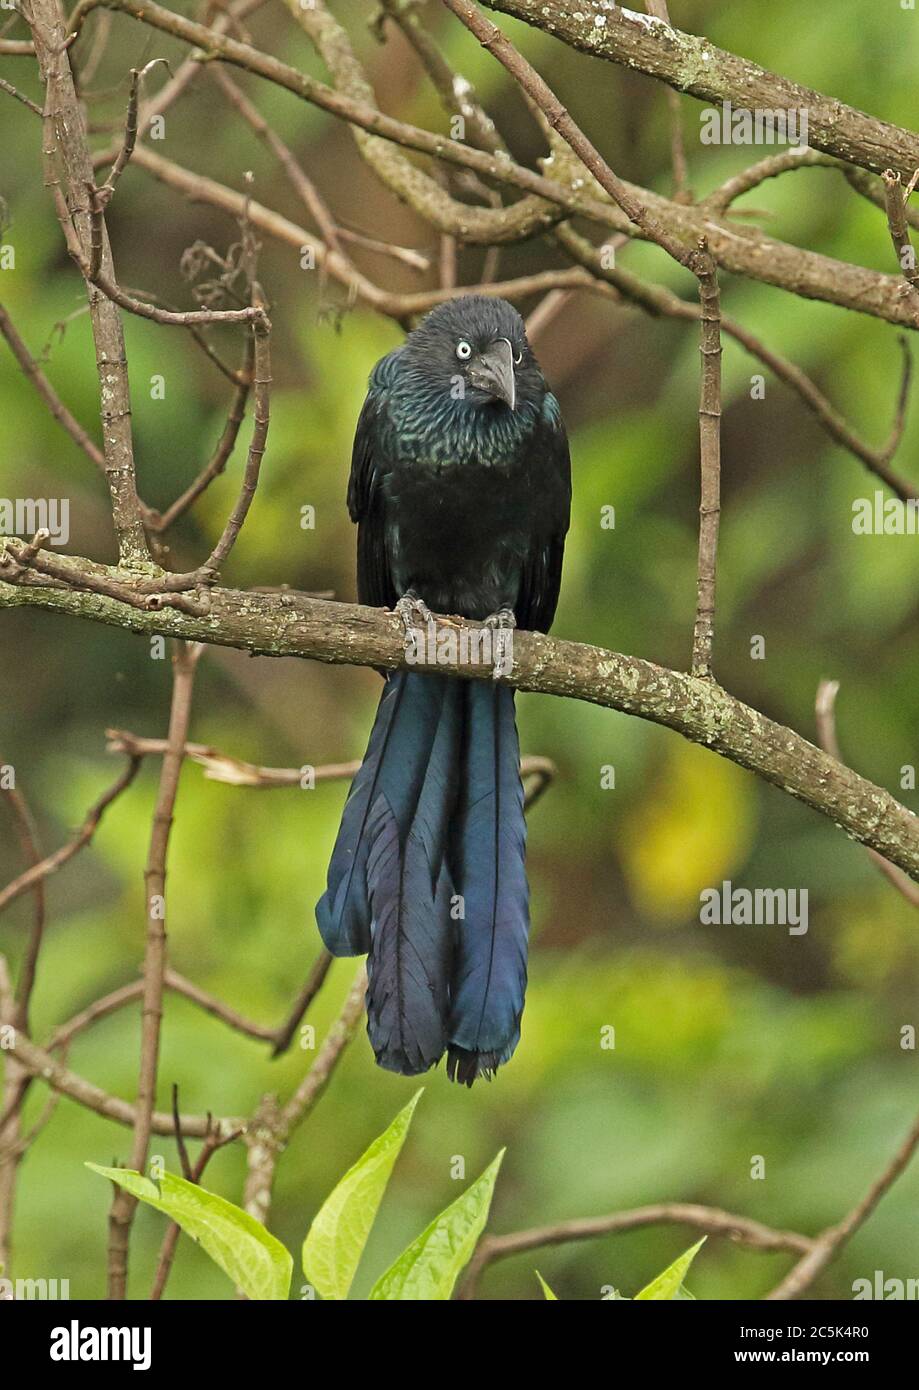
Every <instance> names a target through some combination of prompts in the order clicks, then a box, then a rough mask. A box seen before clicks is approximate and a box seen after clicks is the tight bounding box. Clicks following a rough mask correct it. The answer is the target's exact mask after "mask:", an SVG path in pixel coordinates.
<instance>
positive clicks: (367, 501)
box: [348, 354, 399, 608]
mask: <svg viewBox="0 0 919 1390" xmlns="http://www.w3.org/2000/svg"><path fill="white" fill-rule="evenodd" d="M390 356H395V354H390ZM388 361H389V359H387V358H384V359H383V362H381V363H379V364H378V366H377V368H376V369H375V370H374V372H373V375H372V376H371V378H370V390H369V391H368V393H367V399H366V400H365V401H364V405H363V409H362V410H361V413H360V416H359V418H358V422H357V429H356V431H355V434H354V447H353V449H352V451H351V476H350V478H349V480H348V512H349V515H350V517H351V520H352V521H356V522H357V596H358V600H359V601H360V602H361V603H366V604H369V605H370V607H372V608H392V607H394V605H395V603H396V600H397V599H398V597H399V596H398V594H397V593H396V591H395V588H394V586H393V581H392V574H391V573H390V568H389V558H388V556H387V553H386V531H385V518H384V511H383V480H384V478H385V476H386V472H387V468H386V463H385V459H384V458H383V449H382V440H381V415H382V412H383V411H384V410H385V409H386V387H385V380H386V373H385V372H383V371H381V368H384V367H385V366H386V365H387V363H388Z"/></svg>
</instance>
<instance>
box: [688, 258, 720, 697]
mask: <svg viewBox="0 0 919 1390" xmlns="http://www.w3.org/2000/svg"><path fill="white" fill-rule="evenodd" d="M699 251H700V257H699V260H698V262H697V265H698V267H699V268H698V270H697V275H698V280H699V306H700V311H701V323H702V332H701V340H700V343H699V351H700V353H701V354H702V372H701V384H700V388H699V463H700V476H701V489H700V499H699V561H698V575H697V580H696V618H695V624H694V627H693V637H692V674H693V675H694V676H701V677H703V678H704V679H710V678H711V674H712V643H713V640H714V633H715V569H716V560H717V555H718V525H719V522H720V520H721V300H720V295H719V290H718V273H717V270H716V268H715V262H714V260H713V259H712V257H711V255H710V254H709V252H708V247H707V245H706V243H705V242H704V241H702V242H701V243H700V246H699Z"/></svg>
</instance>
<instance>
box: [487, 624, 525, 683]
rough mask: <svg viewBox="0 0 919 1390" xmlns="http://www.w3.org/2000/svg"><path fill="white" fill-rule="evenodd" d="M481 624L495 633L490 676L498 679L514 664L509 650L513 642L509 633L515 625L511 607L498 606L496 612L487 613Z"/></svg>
mask: <svg viewBox="0 0 919 1390" xmlns="http://www.w3.org/2000/svg"><path fill="white" fill-rule="evenodd" d="M483 626H484V627H487V628H491V630H492V631H493V632H494V633H495V641H494V651H493V654H492V655H493V658H494V659H493V662H492V669H491V678H492V680H498V678H499V677H500V676H504V675H507V674H508V672H509V671H510V669H511V667H512V666H513V664H514V662H513V656H512V652H511V644H512V642H513V637H512V635H511V634H512V633H513V631H514V628H515V627H516V626H517V619H516V618H515V616H514V610H513V609H512V608H499V609H498V610H497V612H495V613H489V615H488V617H487V618H486V619H485V622H484V624H483Z"/></svg>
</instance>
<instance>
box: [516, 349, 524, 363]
mask: <svg viewBox="0 0 919 1390" xmlns="http://www.w3.org/2000/svg"><path fill="white" fill-rule="evenodd" d="M522 361H523V348H519V349H518V352H517V356H516V357H515V358H514V366H515V367H519V366H520V363H521V362H522Z"/></svg>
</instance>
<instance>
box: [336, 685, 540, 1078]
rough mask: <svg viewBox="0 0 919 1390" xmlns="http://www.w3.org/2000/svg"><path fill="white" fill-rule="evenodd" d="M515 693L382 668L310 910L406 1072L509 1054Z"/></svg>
mask: <svg viewBox="0 0 919 1390" xmlns="http://www.w3.org/2000/svg"><path fill="white" fill-rule="evenodd" d="M519 758H520V755H519V747H518V742H517V729H516V725H515V722H514V694H513V691H512V690H509V689H508V688H507V687H505V686H495V685H493V684H492V683H491V682H485V681H472V682H466V681H458V680H455V679H450V678H449V677H443V676H433V675H426V674H425V675H422V674H420V673H418V672H407V671H400V672H397V673H395V674H394V675H391V676H389V677H388V678H387V681H386V685H385V688H384V691H383V695H382V698H381V700H380V704H379V708H378V710H377V716H376V720H375V722H374V726H373V730H372V732H371V735H370V742H369V744H368V747H367V752H366V754H365V757H364V761H363V763H362V765H361V768H360V771H359V772H358V774H357V776H356V777H355V779H354V782H353V784H352V787H351V791H350V793H349V796H348V800H347V802H346V804H345V809H344V813H343V816H342V822H341V827H340V829H339V832H338V839H337V840H336V843H335V849H334V851H333V854H332V860H331V863H330V865H329V875H328V887H327V889H326V892H325V893H324V894H323V896H322V898H321V899H320V901H319V903H318V904H317V907H316V918H317V921H318V923H319V930H320V932H321V934H322V939H323V941H324V942H325V945H326V947H327V948H328V949H329V950H330V951H331V952H332V954H333V955H336V956H349V955H360V954H362V953H363V952H365V951H366V952H367V969H368V976H369V985H368V990H367V1032H368V1034H369V1036H370V1041H371V1044H372V1045H373V1050H374V1052H375V1053H376V1058H377V1061H378V1062H379V1064H380V1065H381V1066H383V1067H386V1068H387V1069H388V1070H390V1071H396V1072H401V1073H402V1074H404V1075H409V1076H412V1075H415V1074H416V1073H418V1072H422V1071H427V1069H428V1068H429V1067H432V1066H434V1065H435V1064H436V1063H437V1062H438V1061H439V1060H440V1058H441V1057H442V1056H443V1053H444V1050H445V1049H446V1050H447V1051H448V1059H447V1070H448V1073H449V1075H450V1077H451V1079H452V1080H456V1081H461V1082H464V1083H465V1084H466V1085H469V1086H471V1085H472V1083H473V1081H474V1080H475V1079H476V1077H477V1076H481V1075H490V1074H491V1073H492V1072H494V1070H495V1068H496V1067H498V1066H500V1065H501V1063H502V1062H506V1061H507V1059H508V1058H509V1057H510V1055H511V1053H512V1052H513V1050H514V1048H515V1047H516V1045H517V1041H518V1039H519V1037H520V1016H521V1013H522V1012H523V1000H524V992H525V989H526V958H527V934H528V927H529V912H528V896H529V895H528V889H527V881H526V873H525V868H524V856H525V849H526V824H525V821H524V818H523V787H522V785H521V782H520V771H519Z"/></svg>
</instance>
